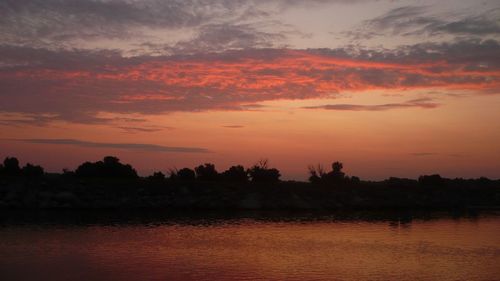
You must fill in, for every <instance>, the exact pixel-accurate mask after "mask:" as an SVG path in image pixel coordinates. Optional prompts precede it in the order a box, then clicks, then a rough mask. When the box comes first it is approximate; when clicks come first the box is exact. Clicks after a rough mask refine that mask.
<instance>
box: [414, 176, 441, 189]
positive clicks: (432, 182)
mask: <svg viewBox="0 0 500 281" xmlns="http://www.w3.org/2000/svg"><path fill="white" fill-rule="evenodd" d="M418 183H419V184H420V185H422V186H443V185H445V180H444V179H443V178H442V177H441V176H440V175H438V174H435V175H423V176H420V177H418Z"/></svg>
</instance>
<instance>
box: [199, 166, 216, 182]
mask: <svg viewBox="0 0 500 281" xmlns="http://www.w3.org/2000/svg"><path fill="white" fill-rule="evenodd" d="M194 170H195V171H196V178H197V179H199V180H202V181H216V180H218V179H219V173H218V172H217V170H216V169H215V165H214V164H210V163H206V164H204V165H200V166H198V167H196V168H194Z"/></svg>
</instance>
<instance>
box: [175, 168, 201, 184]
mask: <svg viewBox="0 0 500 281" xmlns="http://www.w3.org/2000/svg"><path fill="white" fill-rule="evenodd" d="M170 179H172V180H180V181H194V180H195V179H196V174H195V172H194V170H192V169H189V168H182V169H180V170H178V171H171V172H170Z"/></svg>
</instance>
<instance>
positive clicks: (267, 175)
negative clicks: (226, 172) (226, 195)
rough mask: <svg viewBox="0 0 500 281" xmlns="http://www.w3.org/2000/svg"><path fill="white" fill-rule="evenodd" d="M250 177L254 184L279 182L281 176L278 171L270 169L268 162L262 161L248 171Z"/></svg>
mask: <svg viewBox="0 0 500 281" xmlns="http://www.w3.org/2000/svg"><path fill="white" fill-rule="evenodd" d="M247 172H248V175H249V176H250V178H251V180H252V182H278V181H279V180H280V177H281V174H280V171H279V170H278V169H275V168H271V169H270V168H268V161H267V160H261V161H259V162H258V163H257V164H255V165H254V166H253V167H251V168H250V169H248V171H247Z"/></svg>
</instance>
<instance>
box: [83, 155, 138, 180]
mask: <svg viewBox="0 0 500 281" xmlns="http://www.w3.org/2000/svg"><path fill="white" fill-rule="evenodd" d="M75 174H76V176H79V177H103V178H137V177H138V176H137V172H136V171H135V170H134V168H132V166H130V165H129V164H122V163H120V159H118V158H116V157H113V156H106V157H104V159H103V161H98V162H95V163H91V162H85V163H83V164H82V165H80V166H79V167H78V168H77V169H76V171H75Z"/></svg>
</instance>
